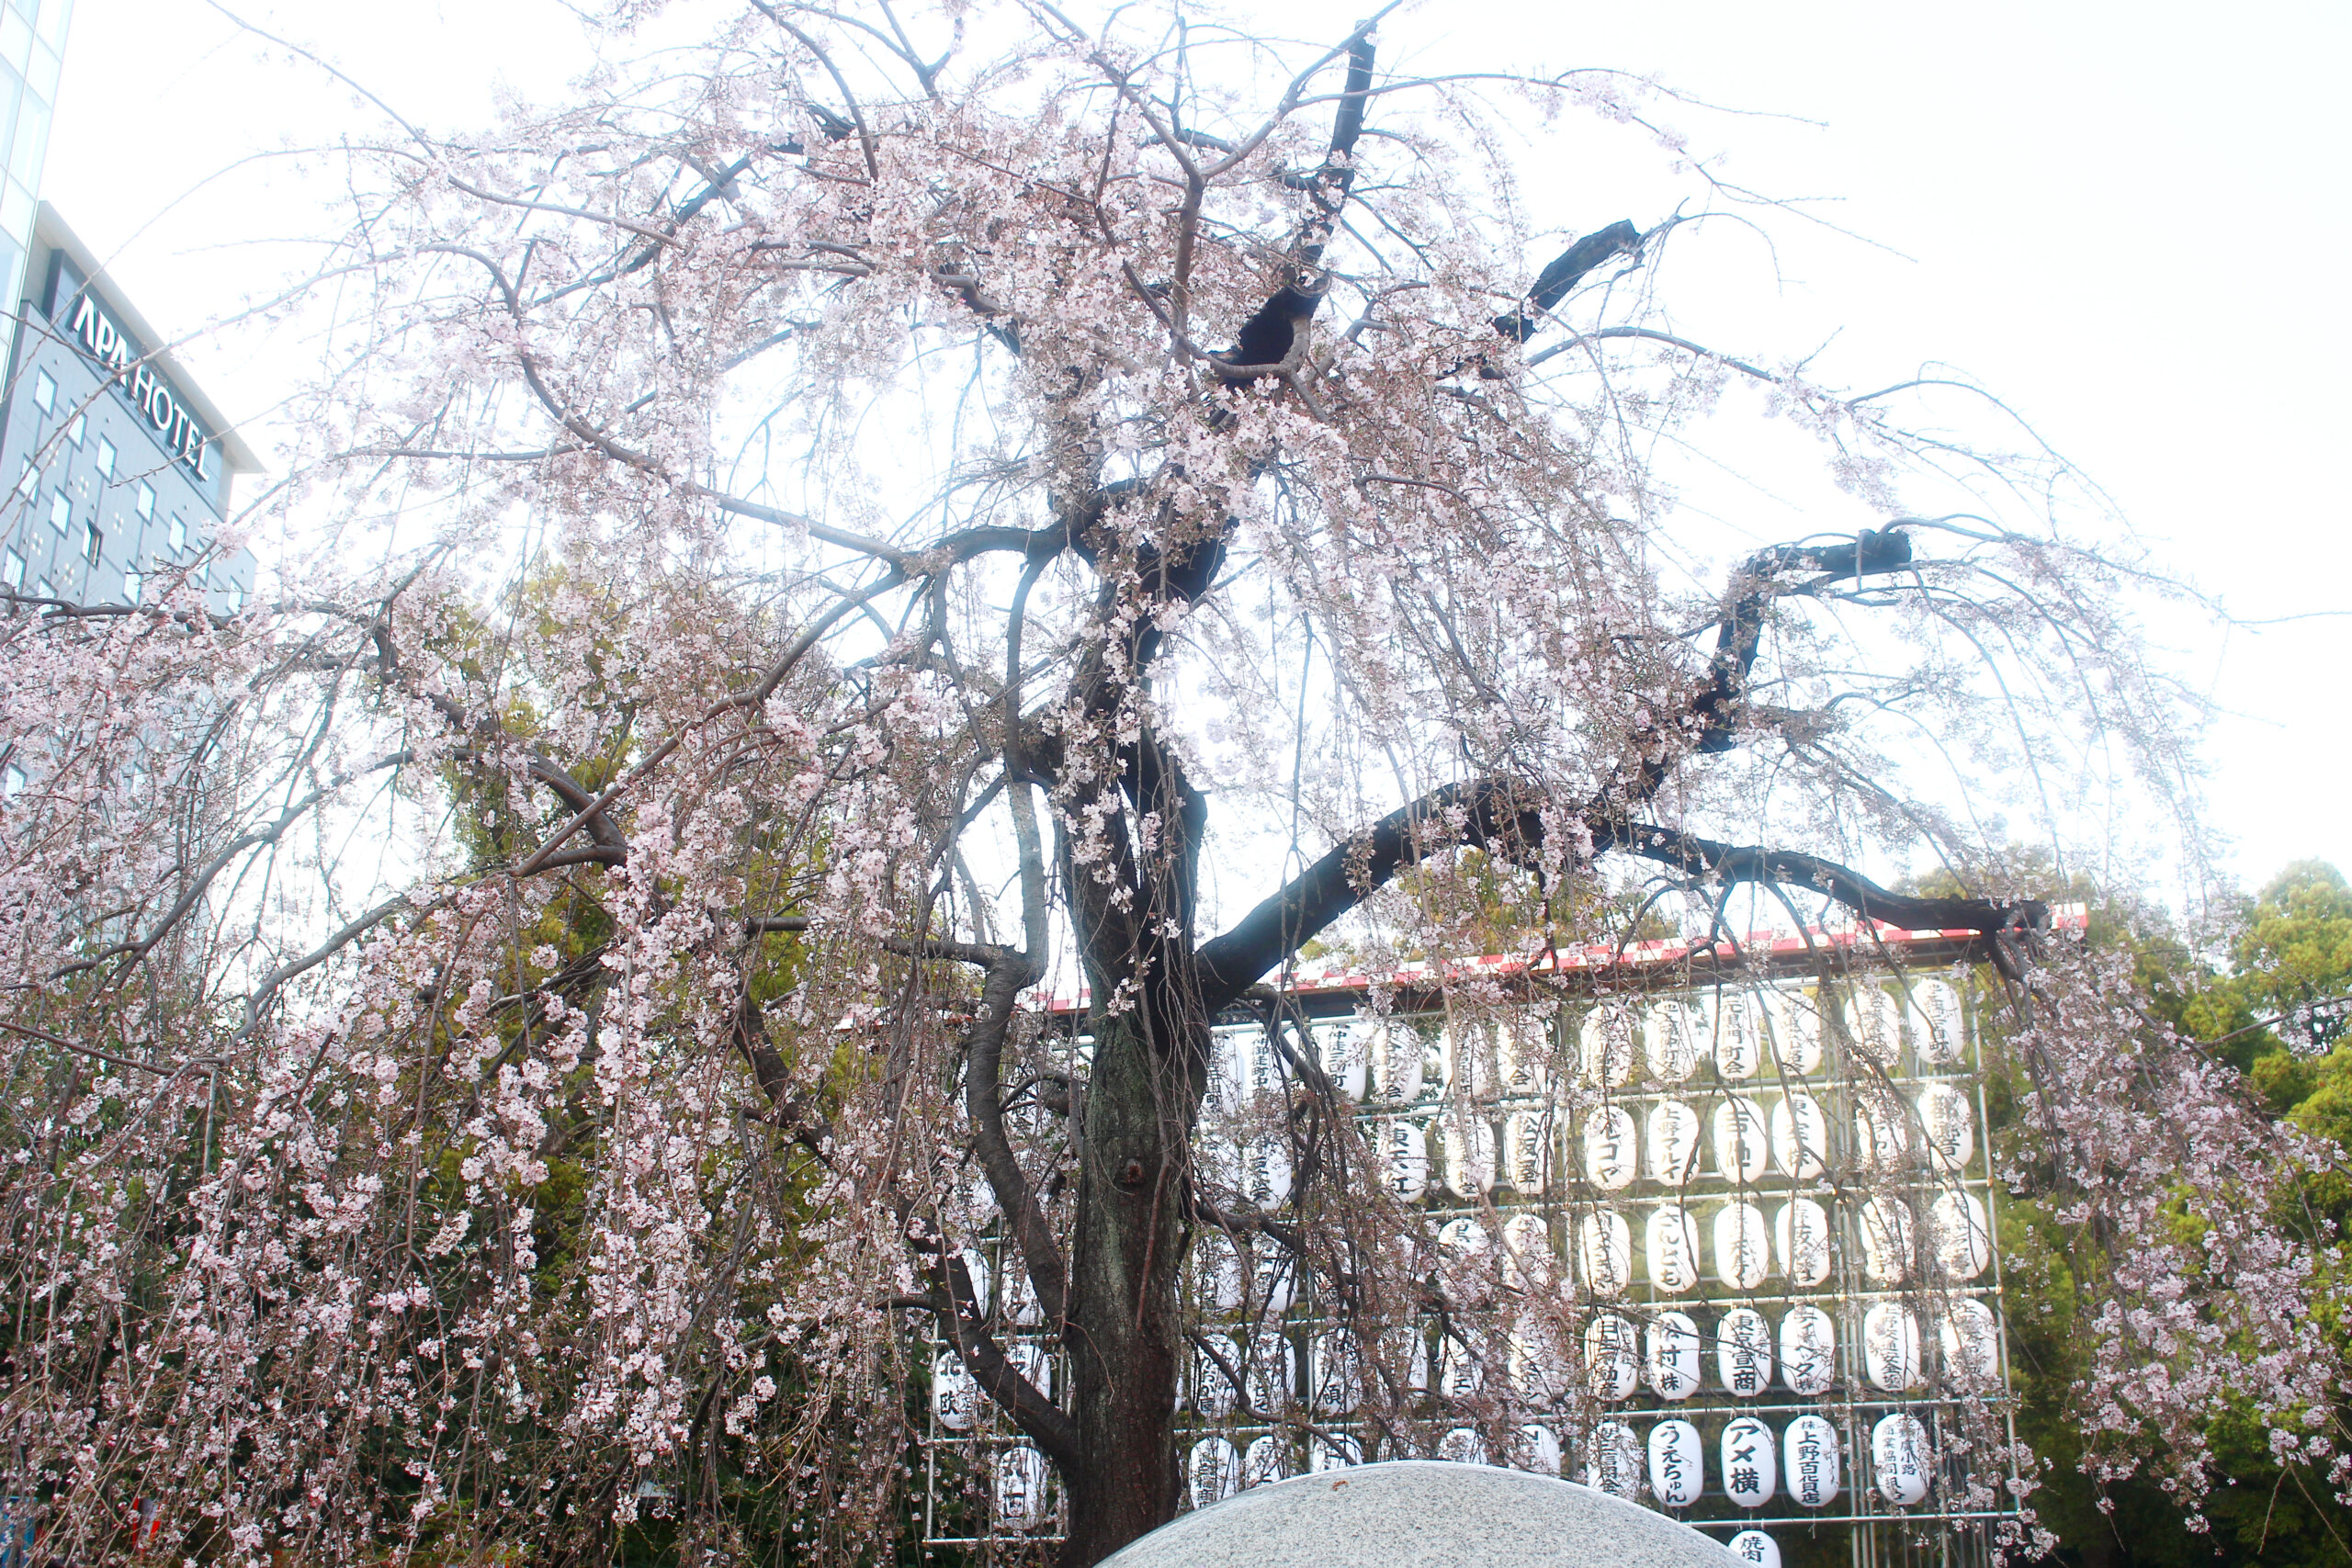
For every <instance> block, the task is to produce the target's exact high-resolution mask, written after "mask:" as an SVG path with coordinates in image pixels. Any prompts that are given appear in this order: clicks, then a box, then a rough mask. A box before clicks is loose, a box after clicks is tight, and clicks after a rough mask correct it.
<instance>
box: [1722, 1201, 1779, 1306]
mask: <svg viewBox="0 0 2352 1568" xmlns="http://www.w3.org/2000/svg"><path fill="white" fill-rule="evenodd" d="M1714 1232H1715V1278H1716V1279H1718V1280H1722V1281H1723V1282H1724V1284H1725V1285H1726V1286H1728V1287H1730V1288H1731V1289H1732V1290H1735V1291H1753V1290H1755V1289H1756V1288H1757V1287H1758V1286H1759V1285H1761V1284H1763V1283H1764V1280H1765V1277H1766V1276H1767V1275H1769V1274H1770V1273H1771V1271H1772V1243H1771V1232H1770V1231H1769V1230H1768V1229H1766V1228H1765V1224H1764V1211H1763V1210H1761V1209H1759V1208H1758V1207H1757V1206H1756V1205H1755V1204H1753V1203H1726V1204H1724V1206H1723V1207H1722V1208H1720V1209H1718V1210H1716V1211H1715V1223H1714Z"/></svg>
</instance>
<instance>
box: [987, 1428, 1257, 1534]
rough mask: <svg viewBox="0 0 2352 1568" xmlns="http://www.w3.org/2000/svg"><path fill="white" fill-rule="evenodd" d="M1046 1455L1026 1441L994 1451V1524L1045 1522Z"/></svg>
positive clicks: (1023, 1526)
mask: <svg viewBox="0 0 2352 1568" xmlns="http://www.w3.org/2000/svg"><path fill="white" fill-rule="evenodd" d="M1231 1446H1232V1445H1230V1444H1227V1447H1228V1448H1229V1447H1231ZM995 1490H996V1520H997V1523H998V1524H1000V1525H1001V1526H1003V1527H1004V1528H1005V1529H1012V1530H1034V1529H1037V1528H1039V1527H1040V1526H1042V1525H1044V1524H1045V1523H1046V1512H1047V1510H1046V1456H1045V1455H1044V1454H1041V1453H1039V1452H1038V1451H1037V1450H1035V1449H1033V1448H1031V1447H1030V1446H1029V1445H1028V1444H1026V1443H1021V1444H1016V1445H1015V1446H1014V1447H1012V1448H1009V1449H1006V1450H1004V1451H1003V1452H1001V1453H1000V1454H998V1455H997V1456H996V1488H995Z"/></svg>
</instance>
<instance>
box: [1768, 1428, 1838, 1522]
mask: <svg viewBox="0 0 2352 1568" xmlns="http://www.w3.org/2000/svg"><path fill="white" fill-rule="evenodd" d="M1781 1457H1782V1458H1783V1460H1784V1461H1786V1462H1785V1464H1784V1465H1783V1467H1782V1475H1783V1477H1784V1478H1785V1479H1786V1480H1787V1482H1788V1483H1789V1496H1790V1498H1791V1500H1792V1501H1793V1502H1795V1503H1796V1505H1797V1506H1799V1507H1803V1508H1826V1507H1827V1506H1829V1505H1830V1504H1832V1503H1834V1502H1836V1501H1837V1500H1838V1428H1837V1427H1832V1426H1831V1425H1830V1424H1829V1423H1828V1422H1826V1421H1825V1420H1823V1419H1822V1418H1821V1417H1820V1416H1798V1417H1797V1418H1796V1419H1795V1420H1793V1421H1792V1422H1790V1423H1789V1427H1788V1430H1787V1431H1786V1432H1785V1433H1783V1434H1782V1435H1781Z"/></svg>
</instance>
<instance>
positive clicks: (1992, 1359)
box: [1936, 1296, 2001, 1390]
mask: <svg viewBox="0 0 2352 1568" xmlns="http://www.w3.org/2000/svg"><path fill="white" fill-rule="evenodd" d="M1936 1339H1937V1343H1938V1347H1939V1348H1940V1349H1941V1350H1942V1351H1943V1357H1944V1375H1945V1376H1946V1377H1948V1378H1951V1379H1952V1380H1953V1381H1954V1382H1957V1383H1959V1384H1960V1386H1961V1387H1962V1389H1963V1390H1974V1389H1979V1388H1983V1387H1984V1386H1985V1385H1986V1384H1988V1383H1990V1382H1993V1381H1994V1380H1995V1379H1996V1378H1998V1377H1999V1376H2000V1375H2001V1329H2000V1325H1999V1323H1997V1322H1996V1320H1995V1319H1994V1316H1993V1309H1992V1308H1991V1307H1988V1306H1986V1305H1985V1303H1983V1302H1980V1301H1976V1300H1974V1299H1973V1298H1970V1297H1967V1296H1962V1297H1961V1298H1959V1299H1958V1300H1956V1301H1953V1302H1951V1303H1948V1304H1947V1305H1946V1306H1945V1308H1944V1310H1943V1312H1942V1313H1941V1314H1939V1318H1938V1321H1937V1324H1936Z"/></svg>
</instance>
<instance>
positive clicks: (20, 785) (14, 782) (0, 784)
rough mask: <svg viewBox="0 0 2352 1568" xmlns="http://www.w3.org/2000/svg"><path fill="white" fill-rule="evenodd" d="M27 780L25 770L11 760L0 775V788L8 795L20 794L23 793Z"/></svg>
mask: <svg viewBox="0 0 2352 1568" xmlns="http://www.w3.org/2000/svg"><path fill="white" fill-rule="evenodd" d="M27 783H28V780H27V779H26V777H25V770H24V769H22V768H20V767H18V766H17V764H16V763H14V762H11V763H9V764H8V771H7V773H6V775H5V776H0V788H5V789H6V790H7V792H8V793H9V794H10V795H22V794H24V793H25V785H26V784H27Z"/></svg>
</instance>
